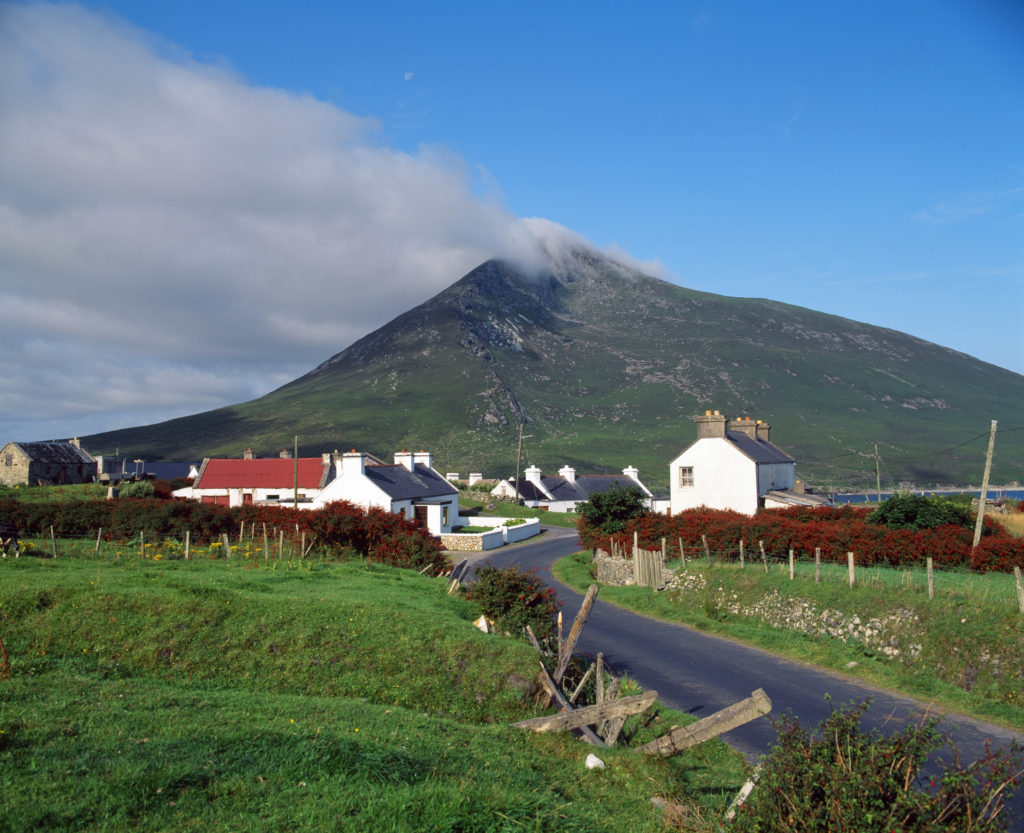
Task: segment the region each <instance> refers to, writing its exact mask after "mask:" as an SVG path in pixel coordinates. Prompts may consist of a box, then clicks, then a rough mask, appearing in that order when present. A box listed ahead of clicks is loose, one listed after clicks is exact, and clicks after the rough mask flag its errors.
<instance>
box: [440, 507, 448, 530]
mask: <svg viewBox="0 0 1024 833" xmlns="http://www.w3.org/2000/svg"><path fill="white" fill-rule="evenodd" d="M441 525H442V526H448V506H447V505H445V506H442V507H441Z"/></svg>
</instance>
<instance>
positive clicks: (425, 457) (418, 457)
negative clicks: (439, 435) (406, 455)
mask: <svg viewBox="0 0 1024 833" xmlns="http://www.w3.org/2000/svg"><path fill="white" fill-rule="evenodd" d="M417 463H422V464H423V465H424V466H426V467H427V468H428V469H432V468H434V455H433V454H431V453H430V452H429V451H423V450H420V451H417V452H416V453H415V454H413V455H412V464H413V467H414V468H415V466H416V464H417Z"/></svg>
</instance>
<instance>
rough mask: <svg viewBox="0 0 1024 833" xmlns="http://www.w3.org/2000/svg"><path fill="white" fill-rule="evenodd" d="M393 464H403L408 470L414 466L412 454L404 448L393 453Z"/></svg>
mask: <svg viewBox="0 0 1024 833" xmlns="http://www.w3.org/2000/svg"><path fill="white" fill-rule="evenodd" d="M395 465H396V466H405V468H407V469H408V470H409V471H412V470H413V469H415V468H416V464H415V463H414V455H413V453H412V452H411V451H406V450H405V449H404V448H403V449H402V450H401V451H398V452H396V453H395Z"/></svg>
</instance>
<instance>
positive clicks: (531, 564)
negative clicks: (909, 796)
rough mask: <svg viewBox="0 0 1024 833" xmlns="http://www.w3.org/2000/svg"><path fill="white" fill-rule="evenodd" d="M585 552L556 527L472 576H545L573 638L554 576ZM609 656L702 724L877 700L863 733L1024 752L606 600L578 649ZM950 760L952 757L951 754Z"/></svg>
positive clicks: (746, 743) (1020, 827)
mask: <svg viewBox="0 0 1024 833" xmlns="http://www.w3.org/2000/svg"><path fill="white" fill-rule="evenodd" d="M579 549H580V546H579V542H578V539H577V536H576V531H575V530H569V529H561V528H557V527H550V528H547V527H546V528H545V529H544V534H543V535H542V536H541V537H540V538H538V539H534V541H532V542H524V543H522V544H519V545H516V546H514V547H505V548H503V549H500V550H493V551H491V552H489V553H485V554H482V555H481V556H478V557H476V558H475V559H474V563H473V564H472V565H471V566H478V565H479V564H482V563H491V564H493V565H495V566H496V567H505V566H509V565H511V564H518V565H520V566H522V567H524V568H532V569H535V570H536V571H537V573H538V575H540V577H541V578H542V579H544V580H545V581H547V582H548V583H549V584H550V585H551V586H552V587H554V588H555V589H556V591H557V592H558V598H559V599H560V600H561V601H562V602H563V603H564V606H563V608H562V610H563V616H564V617H565V621H566V625H565V627H566V629H568V627H569V626H570V624H571V623H572V620H573V617H574V616H575V615H576V613H577V611H578V610H579V609H580V605H581V604H582V602H583V597H582V596H581V595H580V594H578V593H576V592H574V591H573V590H571V589H570V588H569V587H567V586H566V585H564V584H562V583H561V582H558V581H557V580H555V578H554V577H553V576H552V574H551V569H550V567H551V564H553V563H554V562H555V561H557V560H558V559H559V558H562V557H563V556H565V555H568V554H569V553H572V552H576V551H578V550H579ZM599 651H600V652H601V653H603V654H604V657H605V661H606V662H607V663H609V664H610V665H611V666H612V667H613V668H615V669H616V670H617V671H618V672H620V673H621V672H626V673H627V674H629V676H630V677H632V678H634V679H636V680H637V681H638V682H639V683H640V684H641V685H642V686H643V687H644V688H645V689H655V690H656V691H657V692H658V700H659V701H660V702H662V703H664V704H665V705H667V706H669V707H670V708H673V709H677V710H679V711H684V712H689V713H690V714H693V715H694V716H696V717H706V716H708V715H710V714H712V713H714V712H716V711H718V710H719V709H723V708H725V707H726V706H729V705H732V704H733V703H735V702H737V701H738V700H742V699H744V698H745V697H749V696H750V694H751V692H753V691H754V690H755V689H758V688H763V689H764V690H765V692H766V693H767V694H768V697H769V698H770V699H771V701H772V714H773V715H774V716H776V717H777V716H779V715H781V714H783V713H784V712H787V711H790V712H792V713H793V714H794V715H796V716H797V717H798V718H799V719H800V721H801V722H802V723H804V724H806V725H808V726H816V725H817V724H818V723H819V722H821V721H822V720H823V719H825V718H826V717H827V716H828V715H829V714H830V713H831V707H830V705H829V701H828V700H827V699H826V695H828V696H830V697H831V701H832V703H835V704H836V705H842V704H845V703H849V702H852V701H857V702H860V701H863V700H864V699H866V698H868V697H870V698H872V702H871V706H870V708H869V709H868V710H867V712H866V713H865V715H864V718H863V720H862V723H861V725H862V727H863V728H865V729H869V728H878V729H880V730H881V731H896V730H898V729H900V728H902V727H903V726H904V725H905V724H906V723H907V722H910V721H913V722H918V721H920V720H921V719H922V718H923V717H925V716H926V715H927V716H930V717H938V718H939V719H940V722H939V729H940V730H941V731H942V732H943V733H945V734H946V735H948V736H949V737H950V738H951V739H952V740H953V742H954V743H955V744H956V746H957V748H958V749H959V750H960V753H961V755H962V757H963V759H964V760H965V761H971V760H974V759H976V758H978V757H980V756H981V755H982V754H984V752H985V745H986V742H987V743H989V744H990V745H991V746H992V748H999V747H1002V746H1007V745H1009V744H1010V743H1011V742H1012V741H1013V740H1014V739H1016V740H1017V741H1018V742H1020V743H1022V744H1024V735H1019V734H1015V733H1014V732H1011V731H1009V730H1007V729H1003V728H1000V727H998V726H993V725H990V724H986V723H982V722H980V721H977V720H974V719H971V718H968V717H965V716H963V715H957V714H949V713H945V712H940V711H937V710H935V709H930V708H929V706H928V704H927V703H924V702H922V701H918V700H915V699H913V698H910V697H906V696H903V695H899V694H893V693H891V692H887V691H883V690H881V689H877V688H874V687H872V686H869V685H867V684H865V683H862V682H859V681H856V680H853V679H851V678H848V677H845V676H843V675H840V674H836V673H833V672H829V671H825V670H822V669H820V668H817V667H815V666H811V665H805V664H802V663H798V662H793V661H791V660H787V659H782V658H780V657H777V656H775V655H773V654H769V653H766V652H764V651H761V650H758V649H756V648H751V647H748V646H746V645H741V644H739V643H737V642H732V641H730V640H727V639H722V638H721V637H717V636H711V635H709V634H705V633H701V632H699V631H696V630H693V629H691V628H687V627H684V626H682V625H673V624H668V623H665V622H659V621H657V620H654V619H650V618H648V617H645V616H641V615H639V614H635V613H630V612H629V611H626V610H622V609H621V608H617V607H614V606H613V605H610V604H607V603H602V602H601V597H600V593H599V594H598V599H597V603H596V604H595V605H594V608H593V610H592V611H591V613H590V617H589V618H588V619H587V624H586V627H585V628H584V630H583V636H582V639H581V640H580V643H579V646H578V648H577V652H578V653H582V654H585V655H590V656H596V655H597V653H598V652H599ZM775 735H776V733H775V730H774V728H773V727H772V725H771V724H770V723H769V722H768V720H767V719H766V718H758V719H757V720H755V721H753V722H751V723H748V724H746V725H745V726H741V727H739V728H737V729H734V730H733V731H731V732H729V733H727V734H725V735H722V739H723V740H724V741H725V742H726V743H728V744H729V745H730V746H732V747H733V748H734V749H736V750H737V751H739V752H740V753H742V754H743V755H744V756H746V757H747V759H748V760H751V761H754V760H756V759H757V757H758V756H759V755H761V754H763V753H765V752H767V751H768V748H769V746H770V744H771V743H772V742H773V741H774V740H775ZM943 755H945V756H946V757H948V750H946V751H945V752H944V753H943ZM943 755H940V756H939V757H938V761H937V762H936V764H935V766H938V764H939V763H940V762H941V760H942V757H943ZM1012 810H1013V814H1014V816H1015V819H1016V820H1015V823H1014V825H1013V827H1012V828H1011V829H1012V830H1013V831H1014V833H1024V788H1022V789H1020V790H1019V791H1018V793H1017V796H1016V797H1015V799H1014V801H1013V804H1012Z"/></svg>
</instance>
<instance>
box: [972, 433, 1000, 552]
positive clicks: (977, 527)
mask: <svg viewBox="0 0 1024 833" xmlns="http://www.w3.org/2000/svg"><path fill="white" fill-rule="evenodd" d="M996 424H997V423H996V421H995V420H992V428H991V429H990V431H989V435H988V453H987V454H986V455H985V474H984V475H983V476H982V478H981V496H980V497H979V498H978V520H977V521H976V522H975V524H974V543H973V544H971V549H972V550H973V549H974V548H975V547H976V546H978V542H979V541H980V540H981V528H982V526H983V525H984V524H983V522H984V519H985V498H986V496H987V495H988V475H989V472H990V471H992V450H993V449H994V448H995V446H996Z"/></svg>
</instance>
